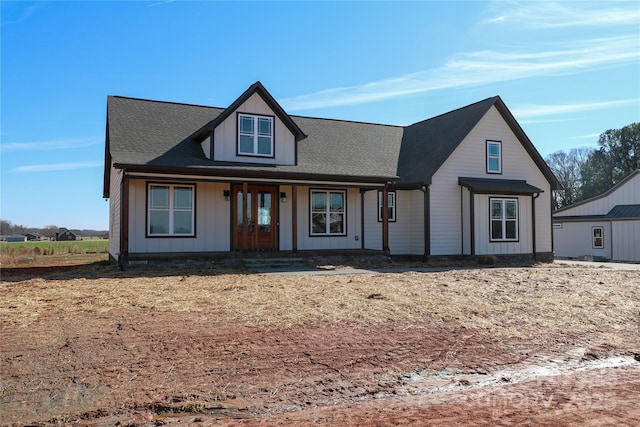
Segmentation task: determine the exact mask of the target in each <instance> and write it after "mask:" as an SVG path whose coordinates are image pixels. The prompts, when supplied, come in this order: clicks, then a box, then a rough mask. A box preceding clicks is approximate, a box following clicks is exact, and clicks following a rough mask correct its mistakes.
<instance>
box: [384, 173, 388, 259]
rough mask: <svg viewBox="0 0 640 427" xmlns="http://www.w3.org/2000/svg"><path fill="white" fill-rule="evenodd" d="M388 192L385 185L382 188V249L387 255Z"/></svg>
mask: <svg viewBox="0 0 640 427" xmlns="http://www.w3.org/2000/svg"><path fill="white" fill-rule="evenodd" d="M388 198H389V192H388V191H387V186H386V185H385V186H384V188H383V189H382V250H383V251H385V252H386V253H387V255H389V212H388V208H387V205H388V203H389V201H388Z"/></svg>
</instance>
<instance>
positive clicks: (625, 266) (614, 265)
mask: <svg viewBox="0 0 640 427" xmlns="http://www.w3.org/2000/svg"><path fill="white" fill-rule="evenodd" d="M554 263H555V264H562V265H575V266H579V267H602V268H611V269H613V270H636V271H640V264H632V263H624V262H596V261H576V260H572V259H557V260H555V261H554Z"/></svg>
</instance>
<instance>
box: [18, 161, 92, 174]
mask: <svg viewBox="0 0 640 427" xmlns="http://www.w3.org/2000/svg"><path fill="white" fill-rule="evenodd" d="M102 166H104V163H103V162H100V161H95V162H78V163H50V164H45V165H27V166H19V167H17V168H15V169H13V172H53V171H68V170H76V169H88V168H96V167H102Z"/></svg>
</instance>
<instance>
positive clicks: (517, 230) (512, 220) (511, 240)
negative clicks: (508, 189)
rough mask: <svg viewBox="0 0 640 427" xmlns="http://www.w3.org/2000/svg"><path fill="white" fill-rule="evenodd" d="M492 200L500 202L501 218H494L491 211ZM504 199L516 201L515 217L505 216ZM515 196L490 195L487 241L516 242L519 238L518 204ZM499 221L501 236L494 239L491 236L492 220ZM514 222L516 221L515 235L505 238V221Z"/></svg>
mask: <svg viewBox="0 0 640 427" xmlns="http://www.w3.org/2000/svg"><path fill="white" fill-rule="evenodd" d="M494 201H499V202H501V204H502V218H501V219H494V218H493V215H492V211H491V203H492V202H494ZM506 201H513V202H515V203H516V217H515V219H512V218H506V215H507V210H506V208H505V202H506ZM519 202H520V201H519V200H518V199H517V198H513V197H490V198H489V241H490V242H518V241H519V239H520V215H519V214H520V212H519V210H520V206H519V205H520V204H519ZM494 221H500V222H501V223H502V238H501V239H494V238H493V222H494ZM508 221H511V222H515V223H516V237H515V238H507V237H506V235H507V222H508Z"/></svg>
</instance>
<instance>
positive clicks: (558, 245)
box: [554, 221, 612, 259]
mask: <svg viewBox="0 0 640 427" xmlns="http://www.w3.org/2000/svg"><path fill="white" fill-rule="evenodd" d="M560 227H562V228H556V229H554V249H555V253H556V255H557V256H560V257H563V258H564V257H566V258H577V257H583V256H594V257H596V256H597V257H604V258H606V259H611V257H612V254H611V239H612V234H611V223H610V222H609V221H594V222H582V221H579V222H564V223H562V225H561V226H560ZM593 227H602V231H603V238H604V248H601V249H596V248H594V247H593V240H592V237H593Z"/></svg>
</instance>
